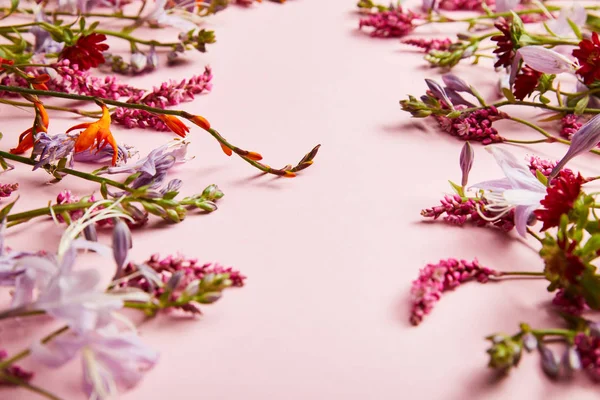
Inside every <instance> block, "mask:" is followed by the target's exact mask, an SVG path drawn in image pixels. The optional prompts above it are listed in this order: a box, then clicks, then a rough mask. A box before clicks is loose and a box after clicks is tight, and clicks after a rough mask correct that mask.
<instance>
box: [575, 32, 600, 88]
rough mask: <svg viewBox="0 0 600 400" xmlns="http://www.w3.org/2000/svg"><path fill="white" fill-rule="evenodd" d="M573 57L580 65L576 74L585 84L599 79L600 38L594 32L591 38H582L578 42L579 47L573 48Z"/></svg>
mask: <svg viewBox="0 0 600 400" xmlns="http://www.w3.org/2000/svg"><path fill="white" fill-rule="evenodd" d="M573 57H575V58H577V60H578V61H579V65H581V67H580V68H579V69H578V70H577V74H578V75H579V76H581V77H582V78H583V82H584V83H585V84H586V85H591V84H592V83H594V81H595V80H597V79H598V80H600V39H599V38H598V34H597V33H596V32H593V33H592V40H586V39H584V40H582V41H581V42H579V48H578V49H575V50H573Z"/></svg>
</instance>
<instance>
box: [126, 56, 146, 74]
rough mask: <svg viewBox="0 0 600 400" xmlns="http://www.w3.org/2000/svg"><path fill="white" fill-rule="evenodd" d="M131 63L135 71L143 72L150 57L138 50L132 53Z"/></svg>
mask: <svg viewBox="0 0 600 400" xmlns="http://www.w3.org/2000/svg"><path fill="white" fill-rule="evenodd" d="M130 64H131V69H132V70H133V72H135V73H138V72H142V71H144V70H145V69H146V66H147V65H148V57H146V55H145V54H144V53H140V52H138V51H136V52H133V53H132V54H131V61H130Z"/></svg>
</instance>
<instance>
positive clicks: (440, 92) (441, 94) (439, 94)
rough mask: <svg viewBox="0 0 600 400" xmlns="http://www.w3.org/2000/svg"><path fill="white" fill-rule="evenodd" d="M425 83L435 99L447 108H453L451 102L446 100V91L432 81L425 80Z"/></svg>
mask: <svg viewBox="0 0 600 400" xmlns="http://www.w3.org/2000/svg"><path fill="white" fill-rule="evenodd" d="M425 83H426V84H427V87H428V88H429V90H431V93H433V95H434V96H435V97H436V98H437V99H440V100H443V101H444V102H445V103H446V105H447V106H448V107H450V108H453V106H452V102H451V101H450V99H449V98H448V95H446V91H445V90H444V88H443V87H442V86H441V85H440V84H439V83H437V82H436V81H434V80H433V79H425Z"/></svg>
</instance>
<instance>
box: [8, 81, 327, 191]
mask: <svg viewBox="0 0 600 400" xmlns="http://www.w3.org/2000/svg"><path fill="white" fill-rule="evenodd" d="M0 91H7V92H12V93H21V94H23V93H25V94H32V95H37V96H52V97H59V98H63V99H71V100H83V101H93V102H101V103H105V104H110V105H113V106H117V107H123V108H133V109H136V110H143V111H146V112H149V113H152V114H158V115H175V116H178V117H181V118H185V119H187V120H189V121H190V122H194V121H193V119H194V117H195V116H194V115H193V114H190V113H188V112H186V111H183V110H168V109H161V108H155V107H149V106H147V105H144V104H136V103H125V102H122V101H117V100H111V99H104V98H100V97H95V96H86V95H80V94H72V93H62V92H54V91H50V90H36V89H28V88H23V87H17V86H5V85H0ZM205 130H206V131H207V132H208V133H209V134H210V135H211V136H212V137H213V138H215V139H216V140H217V141H218V142H219V143H220V144H221V145H222V146H224V147H226V148H228V149H230V150H231V151H232V152H233V153H236V154H237V155H238V156H239V157H241V158H242V159H244V161H246V162H247V163H249V164H250V165H252V166H253V167H255V168H257V169H259V170H261V171H263V172H265V173H268V174H273V175H277V176H286V177H293V176H295V173H296V172H298V171H300V170H302V169H305V168H307V167H309V166H310V165H312V160H313V159H314V157H315V156H316V155H317V152H318V150H319V147H320V146H321V145H317V146H315V147H314V148H313V149H312V150H311V151H310V152H309V153H307V154H306V155H305V156H304V158H302V160H301V161H300V162H299V163H298V164H297V165H296V166H295V167H291V166H286V167H284V168H281V169H275V168H271V167H270V166H269V165H266V164H263V163H260V162H257V161H255V160H253V159H251V158H248V157H246V155H247V154H248V152H247V151H245V150H242V149H241V148H239V147H237V146H234V145H233V144H231V143H229V142H228V141H227V140H226V139H225V138H224V137H223V136H221V134H220V133H219V132H217V131H216V130H215V129H212V128H208V129H205ZM2 154H7V153H3V152H0V156H2ZM6 158H9V159H13V158H10V157H6ZM20 158H23V157H20ZM15 161H19V160H15ZM30 165H33V164H30ZM61 171H62V172H65V173H68V174H70V175H78V174H80V175H78V176H81V174H84V173H82V172H79V171H74V170H70V169H67V168H65V169H62V170H61ZM84 175H87V176H88V177H87V178H85V179H88V180H95V181H96V182H103V181H104V180H102V178H99V177H97V176H95V175H91V174H84ZM81 177H83V176H81ZM92 177H93V178H94V179H92ZM113 182H114V181H113ZM107 183H108V182H107ZM111 185H112V184H111ZM119 185H122V184H119ZM112 186H115V185H112ZM122 186H125V185H122ZM116 187H119V186H116ZM125 187H126V186H125ZM121 189H123V190H128V191H131V189H129V188H127V189H125V188H123V187H121Z"/></svg>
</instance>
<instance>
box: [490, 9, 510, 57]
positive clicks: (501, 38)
mask: <svg viewBox="0 0 600 400" xmlns="http://www.w3.org/2000/svg"><path fill="white" fill-rule="evenodd" d="M494 26H495V27H496V29H498V30H499V31H500V32H502V35H497V36H492V38H491V40H492V41H494V42H496V43H497V48H496V50H494V54H496V56H497V57H498V61H496V64H494V67H496V68H499V67H508V66H510V65H511V64H512V60H513V58H515V53H516V52H515V44H514V43H513V38H512V35H511V34H510V25H509V24H508V21H507V20H505V19H504V18H500V19H498V22H496V23H495V24H494Z"/></svg>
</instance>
